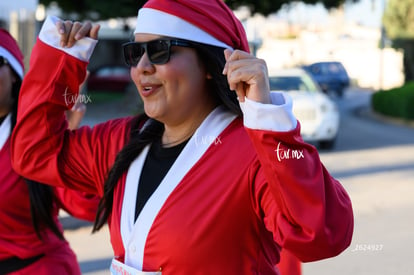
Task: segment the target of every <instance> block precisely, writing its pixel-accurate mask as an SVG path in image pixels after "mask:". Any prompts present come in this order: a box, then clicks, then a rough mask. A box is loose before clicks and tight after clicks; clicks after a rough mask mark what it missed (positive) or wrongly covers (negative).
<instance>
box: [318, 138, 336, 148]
mask: <svg viewBox="0 0 414 275" xmlns="http://www.w3.org/2000/svg"><path fill="white" fill-rule="evenodd" d="M335 141H336V138H333V139H329V140H320V141H319V148H320V149H325V150H330V149H333V148H334V147H335Z"/></svg>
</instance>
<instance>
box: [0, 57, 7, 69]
mask: <svg viewBox="0 0 414 275" xmlns="http://www.w3.org/2000/svg"><path fill="white" fill-rule="evenodd" d="M7 64H9V61H8V60H7V59H6V58H4V57H3V56H0V67H3V65H7Z"/></svg>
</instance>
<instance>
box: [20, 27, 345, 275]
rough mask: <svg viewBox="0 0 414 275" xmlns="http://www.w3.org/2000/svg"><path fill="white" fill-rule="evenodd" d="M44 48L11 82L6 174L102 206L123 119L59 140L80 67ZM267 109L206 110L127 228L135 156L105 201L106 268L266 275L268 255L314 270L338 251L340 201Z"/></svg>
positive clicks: (286, 105)
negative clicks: (71, 191) (108, 203)
mask: <svg viewBox="0 0 414 275" xmlns="http://www.w3.org/2000/svg"><path fill="white" fill-rule="evenodd" d="M52 28H53V27H52ZM54 35H55V36H56V37H58V34H54ZM41 38H42V35H41ZM46 40H47V39H45V38H44V37H43V40H38V42H37V44H36V45H35V47H34V49H33V51H32V57H31V65H30V71H29V72H28V74H27V76H26V77H25V80H24V82H23V86H22V92H21V99H20V102H19V104H20V105H19V110H21V111H19V117H18V122H17V125H16V128H15V131H14V134H13V139H12V148H13V151H12V159H13V164H14V167H15V168H16V169H17V170H18V172H19V173H21V174H23V175H33V177H35V178H34V179H35V180H39V181H42V182H46V183H48V184H52V185H57V186H68V187H70V188H75V189H78V190H82V191H85V192H89V193H91V192H97V193H99V194H101V195H102V194H103V183H104V179H105V176H106V175H107V173H108V171H109V169H110V168H111V166H112V164H113V162H114V159H115V156H116V154H117V153H118V152H119V150H120V149H121V148H122V147H123V146H124V145H125V143H126V142H127V140H128V137H129V132H130V127H131V120H132V118H125V119H117V120H113V121H109V122H107V123H103V124H99V125H97V126H95V127H94V128H89V127H82V128H80V129H79V130H76V131H68V130H67V129H66V122H65V119H64V110H65V109H67V108H70V107H71V106H70V104H69V106H68V104H67V100H65V99H66V98H65V96H66V95H68V94H76V92H75V91H77V87H78V85H79V83H80V82H81V81H82V79H83V76H84V75H85V72H86V66H87V57H85V56H84V55H76V54H74V50H73V49H71V50H70V51H69V50H67V49H57V48H58V46H57V44H56V45H54V46H53V43H54V42H51V43H49V42H48V41H46ZM45 42H46V43H45ZM86 42H88V41H86ZM57 43H58V42H57ZM50 45H52V47H51V46H50ZM46 55H47V56H48V59H47V61H46V59H45V58H44V56H46ZM272 98H273V101H274V102H275V103H277V104H281V105H279V106H275V107H269V106H267V107H265V108H262V106H261V104H256V103H254V102H250V101H249V100H246V104H243V106H242V109H243V112H244V121H242V120H241V119H240V118H236V117H234V116H233V115H232V114H229V113H228V112H226V111H225V110H223V109H222V108H217V109H216V110H214V111H213V112H212V113H211V114H210V115H209V116H208V117H207V118H206V119H205V121H204V122H203V123H202V125H201V126H200V127H199V129H197V131H196V133H195V134H194V136H193V137H192V138H191V139H190V141H189V142H188V143H187V145H186V146H185V148H184V149H183V151H182V153H181V154H180V156H179V157H178V158H177V160H176V162H175V163H174V164H173V166H172V167H171V169H170V170H169V172H168V173H167V175H166V176H165V178H164V179H163V181H162V182H161V184H160V186H159V187H158V189H157V190H156V191H155V192H154V194H153V195H152V196H151V198H150V199H149V200H148V202H147V204H146V205H145V206H144V208H143V210H142V211H141V213H140V215H139V216H138V219H137V220H136V221H135V220H134V217H133V212H134V209H135V207H134V206H135V198H136V190H137V185H138V179H139V176H140V171H141V170H140V169H141V167H142V165H143V162H144V160H145V157H146V153H147V151H148V148H146V149H145V150H144V151H143V152H142V153H141V154H140V156H138V158H137V159H136V160H135V161H134V162H133V163H132V164H131V166H130V168H129V170H128V172H127V173H125V174H124V175H123V176H122V177H121V179H120V180H119V182H118V184H117V187H116V189H115V193H114V206H113V211H112V216H111V218H110V220H109V226H110V232H111V243H112V246H113V249H114V256H115V258H116V259H118V260H121V261H123V262H125V264H127V265H128V266H131V267H134V268H135V269H137V270H144V271H157V270H160V269H161V270H162V272H163V274H190V273H197V272H198V273H200V274H278V272H277V270H276V269H275V267H274V266H275V264H276V263H277V262H278V261H279V249H280V247H283V248H284V249H287V250H289V251H290V252H292V253H293V254H294V255H295V256H296V257H298V258H299V259H300V260H301V261H314V260H319V259H323V258H327V257H333V256H335V255H338V254H339V253H340V252H341V251H343V250H344V249H345V248H346V247H348V246H349V244H350V242H351V238H352V233H353V213H352V207H351V202H350V199H349V197H348V195H347V193H346V191H345V190H344V188H343V187H342V186H341V185H340V183H339V182H338V181H336V180H335V179H334V178H332V177H331V176H330V175H329V173H328V172H327V170H326V169H325V167H324V166H323V164H322V163H321V162H320V159H319V155H318V152H317V150H316V149H315V148H314V147H313V146H311V145H309V144H306V143H304V142H303V140H302V139H301V137H300V125H299V123H297V122H296V120H295V119H294V117H293V115H292V114H291V110H290V109H291V102H289V98H287V97H284V96H283V95H281V94H274V95H272ZM39 125H40V126H41V127H40V128H39ZM268 126H269V127H268ZM34 129H36V131H34ZM35 171H36V173H34V172H35Z"/></svg>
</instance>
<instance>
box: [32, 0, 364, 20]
mask: <svg viewBox="0 0 414 275" xmlns="http://www.w3.org/2000/svg"><path fill="white" fill-rule="evenodd" d="M346 1H348V2H358V1H359V0H302V1H299V2H303V3H306V4H316V3H322V4H323V5H324V6H325V7H326V8H327V9H331V8H336V7H339V6H341V5H342V4H344V2H346ZM52 2H55V3H57V4H58V5H59V7H61V8H62V10H63V11H64V12H65V13H68V14H69V13H74V14H76V15H77V16H79V18H91V19H107V18H111V17H112V18H114V17H130V16H135V15H136V14H137V10H138V8H139V7H141V6H142V5H143V4H144V3H145V2H146V1H145V0H138V1H137V0H118V1H113V0H39V3H40V4H44V5H45V6H48V5H49V4H50V3H52ZM224 2H226V3H227V5H228V6H229V7H230V8H232V9H236V8H238V7H240V6H243V5H245V6H249V7H250V9H251V11H252V13H261V14H263V15H268V14H270V13H274V12H277V11H278V10H279V9H280V8H281V7H282V6H283V5H284V4H288V3H291V2H295V1H289V0H224ZM296 2H298V1H296Z"/></svg>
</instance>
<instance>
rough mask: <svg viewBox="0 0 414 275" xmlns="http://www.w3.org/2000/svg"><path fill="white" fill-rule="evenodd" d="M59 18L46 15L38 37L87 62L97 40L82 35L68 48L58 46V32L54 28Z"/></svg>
mask: <svg viewBox="0 0 414 275" xmlns="http://www.w3.org/2000/svg"><path fill="white" fill-rule="evenodd" d="M59 20H61V19H60V18H58V17H56V16H48V17H47V18H46V20H45V22H44V23H43V26H42V29H41V30H40V33H39V39H40V40H41V41H43V42H44V43H46V44H48V45H49V46H52V47H53V48H56V49H59V50H61V51H64V52H65V53H67V54H69V55H72V56H73V57H76V58H77V59H80V60H82V61H85V62H88V61H89V59H90V58H91V55H92V52H93V50H94V49H95V46H96V43H98V40H95V39H92V38H90V37H84V38H82V39H80V40H78V41H76V43H75V45H74V46H72V47H70V48H63V47H61V46H60V34H59V31H58V29H57V28H56V23H57V22H58V21H59Z"/></svg>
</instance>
